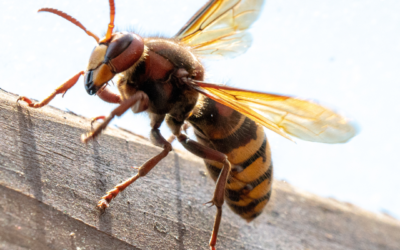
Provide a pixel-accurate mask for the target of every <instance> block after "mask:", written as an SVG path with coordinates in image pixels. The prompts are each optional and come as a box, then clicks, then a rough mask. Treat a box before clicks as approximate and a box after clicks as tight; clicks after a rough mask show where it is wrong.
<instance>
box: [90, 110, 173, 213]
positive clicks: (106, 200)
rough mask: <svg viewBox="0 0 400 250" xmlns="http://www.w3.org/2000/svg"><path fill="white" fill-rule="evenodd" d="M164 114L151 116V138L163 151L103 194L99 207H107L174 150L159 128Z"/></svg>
mask: <svg viewBox="0 0 400 250" xmlns="http://www.w3.org/2000/svg"><path fill="white" fill-rule="evenodd" d="M164 117H165V116H164V115H152V116H151V119H152V121H151V125H152V130H151V133H150V139H151V142H152V143H153V144H154V145H156V146H159V147H162V148H164V150H163V151H161V153H159V154H158V155H156V156H154V157H153V158H151V159H150V160H148V161H147V162H146V163H144V164H143V165H142V166H141V167H139V168H138V170H139V171H138V173H137V174H136V175H135V176H133V177H132V178H129V179H128V180H126V181H124V182H122V183H120V184H118V185H117V186H115V188H114V189H112V190H110V191H108V192H107V195H105V196H103V197H102V198H101V200H100V201H99V203H98V205H97V206H98V207H100V208H102V209H105V208H107V207H108V206H109V204H110V202H111V200H112V199H113V198H115V196H117V194H118V193H119V192H121V191H123V190H124V189H125V188H127V187H128V186H129V185H131V184H132V183H133V182H135V181H136V180H137V179H139V178H140V177H143V176H146V174H147V173H148V172H150V170H152V169H153V168H154V167H155V166H156V165H157V164H158V163H159V162H160V161H161V160H162V159H164V157H166V156H167V155H168V153H169V152H170V151H171V150H172V146H171V143H169V142H168V141H167V140H165V139H164V137H163V136H162V135H161V133H160V130H159V129H158V128H159V127H160V125H161V123H162V121H163V120H164Z"/></svg>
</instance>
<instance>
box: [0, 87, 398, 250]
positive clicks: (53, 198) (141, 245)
mask: <svg viewBox="0 0 400 250" xmlns="http://www.w3.org/2000/svg"><path fill="white" fill-rule="evenodd" d="M16 99H17V96H16V95H13V94H10V93H7V92H5V91H3V90H0V197H1V198H0V249H74V250H76V249H208V248H207V244H208V240H209V237H210V233H211V230H212V225H213V220H214V214H215V208H209V207H207V206H203V203H205V202H207V201H209V200H210V199H211V197H212V192H213V188H214V183H213V181H212V180H211V179H210V178H209V177H208V176H206V175H207V174H205V173H206V172H205V171H206V170H205V167H204V165H203V164H202V161H201V160H199V159H196V157H194V156H192V155H190V154H189V153H187V152H179V151H174V152H171V153H170V155H169V156H168V157H167V158H166V159H164V160H163V161H162V162H161V163H160V164H159V166H157V167H156V168H155V169H154V170H153V171H152V172H151V173H150V174H149V175H148V176H147V177H146V178H143V179H141V180H139V181H138V182H137V183H135V184H134V185H132V186H131V187H129V188H128V189H126V190H125V191H124V192H122V193H121V194H120V195H119V196H118V197H117V198H116V199H115V200H114V201H113V202H112V203H111V206H110V208H109V209H108V210H107V211H106V212H105V213H101V212H100V211H99V210H97V209H96V207H95V206H96V203H97V201H98V200H99V198H100V197H101V196H102V195H104V193H105V192H106V191H107V190H108V189H111V188H112V187H113V186H114V185H115V184H117V183H119V182H120V181H122V180H124V179H126V178H128V177H130V176H132V175H134V174H135V173H136V170H135V169H133V168H132V166H139V165H141V164H142V163H143V162H145V161H146V160H147V159H149V158H150V157H151V156H153V155H155V154H156V153H157V152H160V150H161V149H159V148H156V147H154V146H152V145H151V144H150V143H149V142H148V141H147V140H145V139H143V138H141V137H137V136H135V135H133V134H131V133H128V132H126V131H123V130H120V129H112V128H111V129H107V130H106V132H105V133H104V134H103V135H101V136H100V138H99V139H98V140H97V142H94V143H89V144H88V145H84V144H82V143H81V142H80V135H81V134H82V133H84V132H87V131H88V130H89V129H90V122H89V120H88V119H86V118H84V117H80V116H77V115H74V114H70V113H68V112H64V111H60V110H58V109H55V108H52V107H49V106H48V107H44V108H42V109H38V110H36V109H28V108H27V107H26V106H25V105H24V104H17V103H16ZM276 167H279V166H276ZM217 246H218V249H338V250H339V249H393V250H394V249H399V246H400V222H399V221H397V220H395V219H393V218H390V217H388V216H385V215H381V214H374V213H370V212H367V211H364V210H362V209H360V208H357V207H354V206H352V205H350V204H344V203H340V202H338V201H335V200H333V199H326V198H320V197H317V196H315V195H312V194H309V193H305V192H301V191H299V190H297V189H295V188H293V187H291V186H290V185H288V184H286V183H283V182H279V181H275V182H274V192H273V194H272V202H271V203H270V204H269V205H268V206H267V209H266V210H265V212H264V213H263V214H262V215H261V216H260V217H259V218H258V219H256V220H255V221H254V222H252V223H250V224H247V223H246V222H245V221H243V220H241V219H240V217H239V216H237V215H235V214H234V213H233V212H231V211H230V210H229V208H228V207H226V206H224V214H223V218H222V224H221V229H220V234H219V239H218V243H217Z"/></svg>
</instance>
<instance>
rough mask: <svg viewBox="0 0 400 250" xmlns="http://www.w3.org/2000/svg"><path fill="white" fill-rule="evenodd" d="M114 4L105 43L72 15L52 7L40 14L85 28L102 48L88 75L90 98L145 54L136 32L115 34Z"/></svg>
mask: <svg viewBox="0 0 400 250" xmlns="http://www.w3.org/2000/svg"><path fill="white" fill-rule="evenodd" d="M109 3H110V23H109V24H108V29H107V33H106V36H105V37H104V38H102V39H101V40H100V39H99V38H98V37H97V36H96V35H95V34H93V33H92V32H91V31H89V30H87V29H86V28H85V27H84V26H83V25H82V24H81V23H80V22H79V21H78V20H76V19H75V18H73V17H71V16H70V15H68V14H66V13H64V12H61V11H59V10H56V9H52V8H42V9H40V10H39V11H38V12H41V11H45V12H51V13H53V14H56V15H58V16H61V17H63V18H65V19H67V20H68V21H70V22H72V23H73V24H75V25H76V26H78V27H79V28H81V29H83V30H84V31H85V32H86V33H87V34H88V35H89V36H91V37H93V38H94V39H95V40H96V42H97V43H98V45H97V46H96V47H95V48H94V50H93V52H92V55H91V56H90V59H89V65H88V67H87V70H86V73H85V89H86V91H87V92H88V93H89V95H93V94H96V92H97V91H98V90H99V89H100V88H101V87H102V86H103V85H104V84H105V83H107V82H108V81H110V80H111V79H112V78H113V77H114V76H115V74H118V73H120V72H122V71H125V70H127V69H128V68H130V67H131V66H132V65H134V64H135V63H136V62H137V61H138V60H139V59H140V57H141V56H142V54H143V52H144V42H143V39H142V38H141V37H140V36H138V35H136V34H132V33H121V32H117V33H113V32H112V31H113V29H114V17H115V4H114V0H109Z"/></svg>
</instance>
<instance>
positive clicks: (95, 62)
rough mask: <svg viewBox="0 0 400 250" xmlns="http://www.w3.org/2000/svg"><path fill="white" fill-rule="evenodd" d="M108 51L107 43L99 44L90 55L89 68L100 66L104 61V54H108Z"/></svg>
mask: <svg viewBox="0 0 400 250" xmlns="http://www.w3.org/2000/svg"><path fill="white" fill-rule="evenodd" d="M106 52H107V46H106V45H104V44H100V45H99V46H96V47H95V48H94V50H93V52H92V54H91V55H90V58H89V64H88V67H87V69H88V70H92V69H96V68H97V67H99V66H100V64H101V63H102V62H103V61H104V56H105V55H106Z"/></svg>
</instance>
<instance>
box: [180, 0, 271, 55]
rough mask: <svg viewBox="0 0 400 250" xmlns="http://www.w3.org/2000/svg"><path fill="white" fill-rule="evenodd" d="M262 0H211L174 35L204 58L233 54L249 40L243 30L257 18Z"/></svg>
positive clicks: (243, 49)
mask: <svg viewBox="0 0 400 250" xmlns="http://www.w3.org/2000/svg"><path fill="white" fill-rule="evenodd" d="M263 3H264V0H212V1H209V2H208V3H206V4H205V5H204V6H203V8H201V9H200V10H199V11H198V12H197V13H196V14H195V15H194V16H193V17H192V19H190V20H189V22H188V23H187V24H186V25H185V26H184V27H183V28H182V29H181V30H180V31H179V32H178V34H176V35H175V37H176V38H178V39H179V40H181V41H182V42H183V43H186V44H187V45H189V46H191V47H193V49H194V51H195V52H196V53H197V54H199V55H200V56H203V57H207V58H210V57H211V58H218V57H235V56H237V55H240V54H242V53H244V52H246V51H247V49H248V48H249V47H250V45H251V42H252V39H251V36H250V34H248V33H247V32H246V30H247V29H248V28H249V27H250V26H251V24H252V23H253V22H254V21H255V20H256V19H257V18H258V16H259V14H260V10H261V7H262V5H263Z"/></svg>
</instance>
